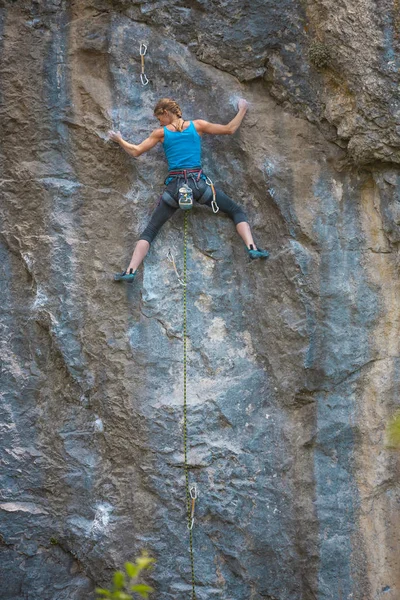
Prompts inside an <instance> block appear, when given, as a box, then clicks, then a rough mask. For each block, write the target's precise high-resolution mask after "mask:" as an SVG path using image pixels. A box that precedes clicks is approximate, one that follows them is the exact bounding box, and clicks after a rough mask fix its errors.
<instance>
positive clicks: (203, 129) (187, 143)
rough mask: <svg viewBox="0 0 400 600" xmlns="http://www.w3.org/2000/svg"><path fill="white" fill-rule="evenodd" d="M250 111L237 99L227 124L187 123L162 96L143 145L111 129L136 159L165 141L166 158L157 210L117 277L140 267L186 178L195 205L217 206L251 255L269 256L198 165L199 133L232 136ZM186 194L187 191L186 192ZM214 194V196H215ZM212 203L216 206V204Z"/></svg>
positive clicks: (233, 205)
mask: <svg viewBox="0 0 400 600" xmlns="http://www.w3.org/2000/svg"><path fill="white" fill-rule="evenodd" d="M247 109H248V104H247V102H246V100H244V99H241V100H239V103H238V113H237V115H236V116H235V117H234V118H233V119H232V121H231V122H230V123H228V124H227V125H218V124H216V123H209V122H207V121H203V120H202V119H196V120H195V121H186V120H185V119H183V118H182V111H181V109H180V107H179V106H178V104H177V103H176V102H175V101H174V100H171V99H169V98H163V99H162V100H160V101H159V102H157V104H156V106H155V107H154V116H155V117H156V118H157V119H158V121H159V122H160V125H161V127H160V128H159V129H155V130H154V131H153V133H152V134H151V135H150V136H149V137H148V138H147V139H145V140H144V141H143V142H142V143H141V144H138V145H135V144H129V143H128V142H127V141H125V140H124V139H123V138H122V136H121V134H120V132H119V131H118V132H114V131H110V132H109V137H110V139H111V140H113V141H114V142H117V143H118V144H119V145H120V146H121V147H122V148H123V149H124V150H125V151H126V152H127V153H128V154H130V155H131V156H134V157H137V156H140V155H141V154H143V153H144V152H147V151H148V150H150V149H151V148H153V147H154V146H155V145H156V144H158V143H159V142H160V143H161V144H162V145H163V148H164V152H165V155H166V158H167V161H168V171H169V172H168V176H167V178H166V179H165V182H164V184H165V186H166V187H165V188H164V192H163V194H162V195H161V197H160V200H159V203H158V205H157V207H156V208H155V210H154V212H153V214H152V216H151V218H150V221H149V223H148V225H147V227H146V228H145V230H144V231H143V233H142V235H141V236H140V238H139V241H138V242H137V244H136V247H135V250H134V252H133V255H132V258H131V261H130V263H129V265H128V268H127V269H126V271H123V273H117V274H116V275H115V277H114V278H115V280H116V281H128V282H131V281H133V279H134V277H135V275H136V271H137V269H138V267H139V265H140V264H141V263H142V261H143V259H144V258H145V256H146V254H147V253H148V251H149V249H150V244H151V243H152V241H153V240H154V238H155V237H156V235H157V233H158V232H159V231H160V229H161V227H162V226H163V225H164V223H165V222H166V221H167V220H168V219H169V218H170V217H172V215H173V214H174V212H175V211H176V210H177V208H178V206H179V204H178V196H179V188H180V187H181V185H182V183H183V182H185V183H186V184H187V185H188V186H189V187H190V188H191V190H192V192H193V197H194V199H195V200H196V201H197V202H199V204H206V205H207V206H213V207H214V212H215V211H216V210H218V208H219V210H221V212H223V213H226V214H227V215H228V216H229V217H230V218H231V219H232V221H233V222H234V224H235V225H236V230H237V232H238V234H239V235H240V237H241V238H242V240H243V241H244V243H245V245H246V248H247V251H248V253H249V256H250V258H251V259H255V258H267V257H268V252H267V250H260V249H258V248H257V247H256V245H255V243H254V240H253V236H252V234H251V230H250V226H249V224H248V222H247V218H246V215H245V213H244V211H243V209H242V208H241V207H240V206H239V205H238V204H236V203H235V202H233V200H231V199H230V198H229V197H228V196H227V195H226V194H224V192H223V191H221V190H220V189H218V188H214V192H213V189H212V186H211V185H209V184H210V180H209V179H208V178H207V176H206V175H205V174H204V173H203V171H202V168H201V136H202V135H203V134H204V133H211V134H214V135H224V134H233V133H235V131H236V130H237V128H238V127H239V125H240V124H241V122H242V120H243V118H244V116H245V114H246V112H247ZM189 192H190V190H189ZM214 194H215V196H214ZM215 202H216V205H217V207H218V208H217V207H216V205H215Z"/></svg>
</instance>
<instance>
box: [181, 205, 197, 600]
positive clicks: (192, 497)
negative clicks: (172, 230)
mask: <svg viewBox="0 0 400 600" xmlns="http://www.w3.org/2000/svg"><path fill="white" fill-rule="evenodd" d="M188 216H189V215H188V211H187V210H185V211H184V225H183V455H184V463H185V485H186V503H187V520H188V523H187V526H188V529H189V551H190V568H191V573H192V600H196V589H195V577H194V555H193V524H194V508H195V502H196V498H197V490H196V486H195V485H192V486H190V483H189V465H188V434H187V385H186V384H187V298H186V291H187V233H188Z"/></svg>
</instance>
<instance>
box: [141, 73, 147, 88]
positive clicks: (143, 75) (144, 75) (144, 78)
mask: <svg viewBox="0 0 400 600" xmlns="http://www.w3.org/2000/svg"><path fill="white" fill-rule="evenodd" d="M140 81H141V82H142V85H147V84H148V83H149V80H148V79H147V77H146V74H145V73H140Z"/></svg>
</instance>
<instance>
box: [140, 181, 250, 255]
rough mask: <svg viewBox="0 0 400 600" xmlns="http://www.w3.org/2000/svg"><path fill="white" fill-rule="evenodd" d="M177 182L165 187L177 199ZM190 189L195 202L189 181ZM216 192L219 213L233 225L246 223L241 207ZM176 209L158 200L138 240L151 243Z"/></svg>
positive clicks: (194, 191)
mask: <svg viewBox="0 0 400 600" xmlns="http://www.w3.org/2000/svg"><path fill="white" fill-rule="evenodd" d="M179 181H182V180H174V181H172V182H171V183H169V184H168V185H167V186H166V189H167V190H168V191H169V192H170V194H171V195H172V196H173V197H177V190H178V187H179V185H180V183H179ZM188 183H189V185H190V187H191V188H192V189H193V195H194V199H195V200H197V199H198V198H196V196H197V195H198V194H197V193H196V192H197V190H196V188H195V187H193V186H192V185H191V182H190V180H189V181H188ZM215 192H216V201H217V204H218V206H219V209H220V211H221V212H223V213H225V214H227V215H228V216H229V217H230V218H231V219H232V221H233V222H234V224H235V225H237V224H238V223H242V222H243V221H244V222H246V223H247V217H246V213H245V212H244V210H243V209H242V207H241V206H239V205H238V204H236V203H235V202H234V201H233V200H231V199H230V198H229V196H227V195H226V194H225V193H224V192H223V191H222V190H219V189H218V188H215ZM211 201H212V197H211V198H210V199H209V200H208V201H207V202H205V203H204V204H205V205H206V206H210V207H211ZM176 210H178V209H177V208H175V207H173V206H170V205H169V204H167V203H166V202H165V201H164V200H163V199H162V198H160V201H159V203H158V204H157V206H156V208H155V209H154V211H153V214H152V215H151V217H150V221H149V223H148V224H147V227H146V229H145V230H144V231H143V233H142V235H141V236H140V238H139V239H140V240H146V241H147V242H149V244H151V243H152V241H153V240H154V238H155V237H156V235H157V234H158V232H159V231H160V229H161V227H162V226H163V225H164V223H166V222H167V221H168V219H170V218H171V217H172V215H173V214H174V213H175V211H176Z"/></svg>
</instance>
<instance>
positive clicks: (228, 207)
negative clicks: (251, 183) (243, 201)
mask: <svg viewBox="0 0 400 600" xmlns="http://www.w3.org/2000/svg"><path fill="white" fill-rule="evenodd" d="M215 192H216V193H215V199H216V201H217V204H218V206H219V209H220V211H221V212H223V213H225V214H227V215H228V216H229V217H230V218H231V219H232V221H233V222H234V224H235V225H236V231H237V232H238V234H239V235H240V237H241V238H242V240H243V241H244V243H245V244H246V248H250V246H251V245H253V247H255V243H254V240H253V236H252V234H251V229H250V225H249V224H248V222H247V217H246V213H245V212H244V210H243V208H242V207H241V206H239V204H236V202H234V201H233V200H232V199H231V198H229V196H227V195H226V194H225V192H223V191H222V190H219V189H218V188H215ZM211 200H212V198H211V199H210V200H209V201H208V202H206V204H207V205H208V206H211Z"/></svg>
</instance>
